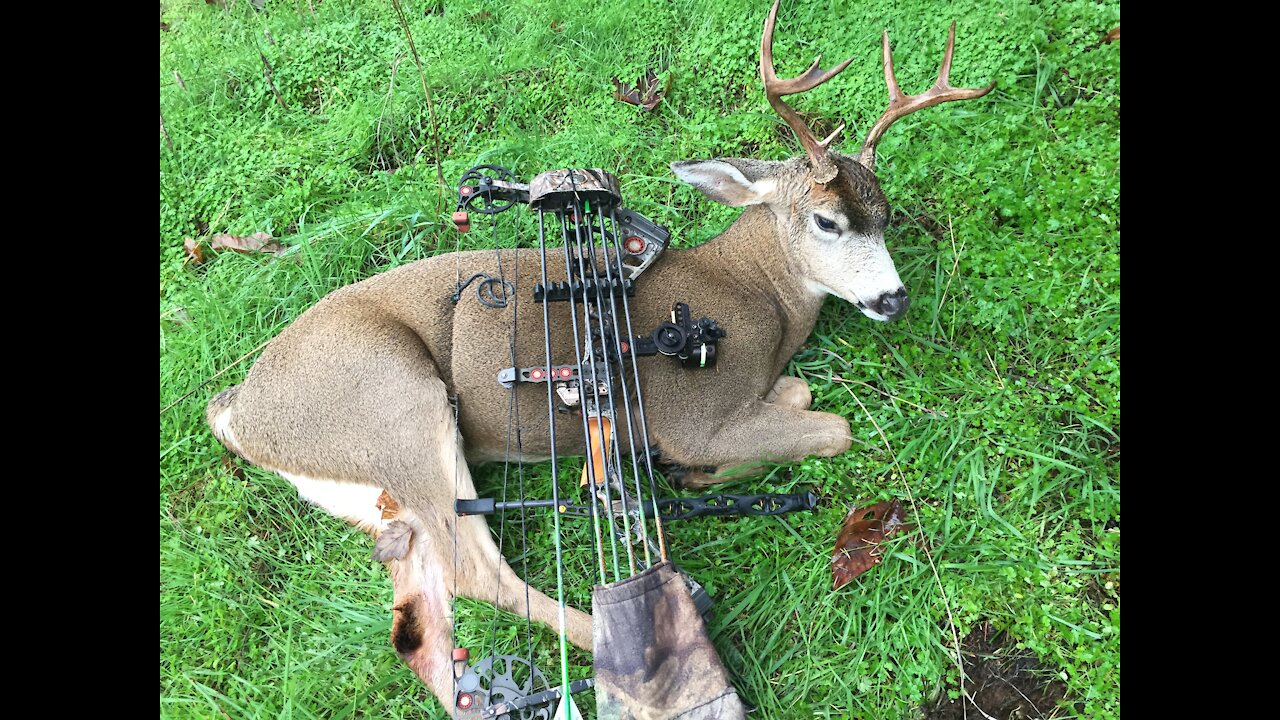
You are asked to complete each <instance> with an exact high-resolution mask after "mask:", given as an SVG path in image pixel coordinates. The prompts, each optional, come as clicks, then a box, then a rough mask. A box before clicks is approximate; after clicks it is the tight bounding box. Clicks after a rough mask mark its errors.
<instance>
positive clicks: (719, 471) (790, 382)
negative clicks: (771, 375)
mask: <svg viewBox="0 0 1280 720" xmlns="http://www.w3.org/2000/svg"><path fill="white" fill-rule="evenodd" d="M764 402H766V403H768V404H770V405H777V406H778V407H782V408H788V409H791V410H808V409H809V405H810V404H811V403H812V402H813V394H812V393H811V392H809V383H807V382H805V381H804V380H801V379H800V378H798V377H791V376H789V375H783V376H781V377H779V378H778V379H777V380H776V381H774V383H773V387H772V388H771V389H770V390H769V392H768V393H766V394H765V396H764ZM767 469H768V465H767V464H762V463H760V462H754V463H750V464H747V465H738V466H731V465H722V466H719V467H715V466H710V465H708V466H705V467H702V468H690V467H683V466H678V465H674V464H673V465H671V466H669V468H668V471H667V473H668V475H669V476H670V477H671V478H672V479H673V480H675V482H677V483H678V484H679V485H680V486H681V487H706V486H707V485H714V484H717V483H722V482H728V481H730V480H743V479H746V478H750V477H757V476H760V475H763V474H764V472H765V470H767Z"/></svg>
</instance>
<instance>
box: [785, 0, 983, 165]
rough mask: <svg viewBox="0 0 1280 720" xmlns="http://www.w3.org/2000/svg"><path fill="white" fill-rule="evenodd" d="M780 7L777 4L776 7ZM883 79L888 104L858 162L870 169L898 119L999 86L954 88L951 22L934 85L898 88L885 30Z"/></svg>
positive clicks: (954, 46)
mask: <svg viewBox="0 0 1280 720" xmlns="http://www.w3.org/2000/svg"><path fill="white" fill-rule="evenodd" d="M774 7H775V8H776V7H777V6H776V5H775V6H774ZM883 45H884V82H885V84H886V85H888V86H889V107H888V109H886V110H885V111H884V114H883V115H881V116H880V119H879V120H877V121H876V124H875V125H872V126H871V132H869V133H867V139H866V140H863V141H862V154H861V155H860V156H859V157H858V162H860V163H862V165H863V166H864V167H865V168H867V169H868V170H874V169H875V165H876V143H878V142H880V136H882V135H884V131H885V130H887V129H888V128H889V126H890V125H892V124H893V122H894V121H895V120H897V119H898V118H901V117H906V116H907V115H910V114H911V113H913V112H915V111H917V110H923V109H924V108H927V107H932V106H934V105H937V104H939V103H944V102H950V101H952V100H969V99H972V98H979V97H982V96H983V95H986V94H987V93H989V92H991V90H992V88H994V87H995V86H996V84H995V82H992V83H991V84H990V85H988V86H986V87H984V88H955V87H951V83H950V82H949V78H950V75H951V55H952V54H953V53H954V52H955V49H956V24H955V21H952V22H951V32H950V33H949V34H948V35H947V51H946V53H945V54H944V55H943V56H942V69H941V70H940V71H938V79H937V81H935V82H934V83H933V87H931V88H929V89H928V90H926V91H925V92H923V93H921V94H919V95H903V94H902V89H901V88H899V87H898V78H897V77H895V76H894V74H893V54H892V53H891V52H890V51H889V32H888V31H887V30H886V31H885V33H884V42H883Z"/></svg>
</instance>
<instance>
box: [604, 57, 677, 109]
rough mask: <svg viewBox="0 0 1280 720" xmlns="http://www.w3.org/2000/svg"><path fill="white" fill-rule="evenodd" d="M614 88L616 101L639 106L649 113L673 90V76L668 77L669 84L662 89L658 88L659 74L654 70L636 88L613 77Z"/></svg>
mask: <svg viewBox="0 0 1280 720" xmlns="http://www.w3.org/2000/svg"><path fill="white" fill-rule="evenodd" d="M613 86H614V88H615V89H614V91H613V99H614V100H617V101H618V102H624V103H627V104H628V105H638V106H640V107H641V108H644V110H645V111H646V112H648V111H652V110H653V109H654V108H655V107H657V106H658V102H659V101H661V100H662V97H663V96H664V95H666V94H667V90H668V89H670V88H671V75H670V74H668V75H667V82H666V83H664V84H663V85H662V87H661V88H659V87H658V74H657V73H655V72H654V71H653V69H652V68H650V69H649V70H648V71H646V72H645V74H644V77H642V78H640V79H639V80H638V81H637V82H636V86H635V87H634V88H633V87H631V86H630V85H627V84H626V83H624V82H622V81H621V80H619V79H618V76H617V75H614V76H613Z"/></svg>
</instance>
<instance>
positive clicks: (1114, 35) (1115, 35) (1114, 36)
mask: <svg viewBox="0 0 1280 720" xmlns="http://www.w3.org/2000/svg"><path fill="white" fill-rule="evenodd" d="M1119 39H1120V26H1119V25H1117V26H1116V27H1115V29H1114V30H1112V31H1111V32H1109V33H1107V36H1106V37H1104V38H1102V42H1115V41H1117V40H1119Z"/></svg>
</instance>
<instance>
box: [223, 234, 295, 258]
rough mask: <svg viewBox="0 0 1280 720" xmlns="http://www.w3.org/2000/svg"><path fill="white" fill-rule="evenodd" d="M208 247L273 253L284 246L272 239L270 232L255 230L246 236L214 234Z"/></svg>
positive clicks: (250, 252)
mask: <svg viewBox="0 0 1280 720" xmlns="http://www.w3.org/2000/svg"><path fill="white" fill-rule="evenodd" d="M209 247H210V248H212V249H214V250H231V251H232V252H238V253H245V254H252V253H260V252H261V253H271V254H272V255H274V254H276V253H278V252H280V251H281V250H284V246H283V245H281V244H280V243H278V242H276V241H275V240H273V239H272V238H271V235H270V233H264V232H257V233H254V234H252V235H249V236H248V237H240V236H238V235H229V234H226V233H223V234H221V235H214V236H213V240H211V241H210V242H209Z"/></svg>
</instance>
